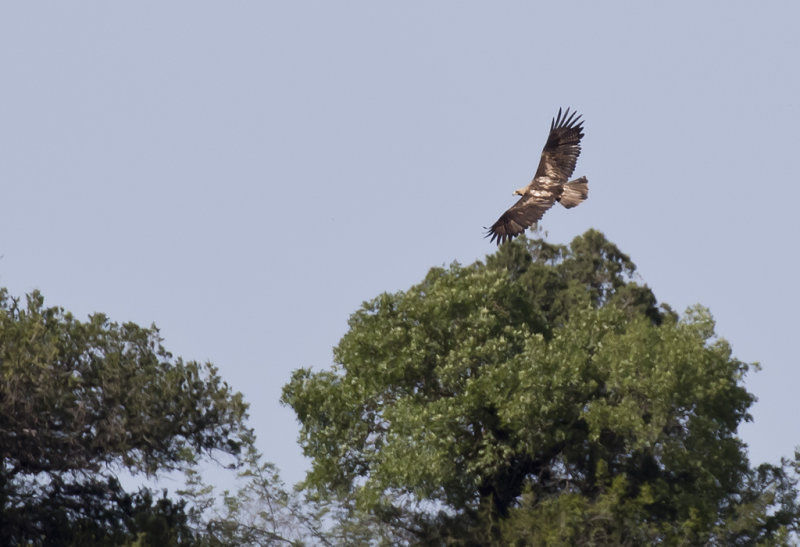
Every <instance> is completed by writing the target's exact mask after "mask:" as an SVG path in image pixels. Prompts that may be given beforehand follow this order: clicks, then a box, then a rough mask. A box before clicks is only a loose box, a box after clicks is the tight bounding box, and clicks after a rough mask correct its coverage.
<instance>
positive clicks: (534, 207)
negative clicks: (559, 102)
mask: <svg viewBox="0 0 800 547" xmlns="http://www.w3.org/2000/svg"><path fill="white" fill-rule="evenodd" d="M582 137H583V121H582V120H581V116H579V115H578V113H577V112H574V111H573V112H572V114H570V112H569V108H567V110H566V111H565V112H564V114H563V115H562V114H561V109H560V108H559V109H558V116H556V118H555V119H554V120H553V121H552V122H551V123H550V135H549V136H548V137H547V143H545V145H544V150H542V159H541V160H539V167H538V168H537V169H536V174H535V175H533V180H531V183H530V184H528V185H527V186H525V187H523V188H520V189H519V190H516V191H514V194H517V195H520V196H522V197H521V198H520V199H519V201H518V202H517V203H515V204H514V205H512V206H511V208H510V209H509V210H508V211H506V212H505V213H503V215H502V216H501V217H500V218H499V219H497V222H495V223H494V224H492V227H491V228H489V231H488V232H487V233H486V237H489V236H491V237H492V238H491V240H490V241H492V242H493V241H494V240H495V239H496V240H497V244H498V245H500V244H501V243H504V242H506V241H509V240H511V239H514V238H515V237H516V236H518V235H519V234H521V233H522V232H524V231H525V230H526V229H527V228H529V227H530V226H532V225H533V224H535V223H536V222H537V221H538V220H539V219H540V218H542V215H544V213H545V212H546V211H547V210H548V209H549V208H550V207H552V206H553V204H554V203H555V202H556V201H557V202H559V203H560V204H561V205H563V206H564V207H566V208H567V209H571V208H572V207H575V206H576V205H578V204H580V203H581V202H582V201H584V200H585V199H586V198H587V197H589V181H588V180H587V179H586V177H581V178H578V179H575V180H571V181H569V182H567V180H569V178H570V177H571V176H572V172H573V171H574V170H575V162H577V161H578V156H579V155H580V153H581V138H582Z"/></svg>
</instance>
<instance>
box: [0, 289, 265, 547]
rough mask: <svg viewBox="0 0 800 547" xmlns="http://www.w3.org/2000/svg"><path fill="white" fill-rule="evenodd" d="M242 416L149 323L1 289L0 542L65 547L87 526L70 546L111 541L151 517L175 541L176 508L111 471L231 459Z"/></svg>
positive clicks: (216, 383)
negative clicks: (128, 488) (218, 456)
mask: <svg viewBox="0 0 800 547" xmlns="http://www.w3.org/2000/svg"><path fill="white" fill-rule="evenodd" d="M245 411H246V405H245V403H244V402H243V401H242V398H241V395H240V394H238V393H234V392H232V391H231V390H230V389H229V388H228V386H227V385H226V384H225V383H224V382H223V381H222V380H221V379H220V377H219V376H218V375H217V373H216V370H215V369H214V368H213V367H211V366H210V365H200V364H198V363H194V362H188V363H187V362H184V361H182V360H181V359H180V358H178V359H174V358H173V357H172V356H171V355H170V354H169V353H168V352H167V351H166V350H165V349H164V348H163V347H162V346H161V340H160V338H159V336H158V331H157V330H156V329H155V328H142V327H139V326H137V325H134V324H131V323H125V324H117V323H113V322H110V321H109V320H108V319H107V318H106V317H105V316H103V315H101V314H97V315H93V316H91V317H90V318H89V320H88V321H86V322H82V321H79V320H77V319H75V318H74V317H73V316H72V315H71V314H69V313H67V312H65V311H64V310H62V309H61V308H57V307H45V305H44V301H43V298H42V296H41V295H40V294H38V293H33V294H31V295H29V296H28V297H27V301H26V303H25V304H22V303H21V302H20V301H19V300H17V299H13V298H10V297H9V296H8V294H7V293H6V292H5V291H4V290H0V456H2V468H0V537H2V538H3V540H4V541H5V542H6V543H8V544H15V543H24V542H27V541H32V542H34V543H38V542H44V544H47V545H56V544H65V545H66V544H69V541H70V539H69V538H70V537H71V536H72V535H73V534H75V533H77V532H76V531H80V530H81V529H84V528H86V527H87V526H88V527H89V528H90V529H88V531H86V530H85V531H84V532H81V533H82V534H83V536H79V538H81V537H82V538H83V539H80V540H75V541H76V543H75V544H87V545H88V544H92V542H91V541H89V540H88V539H87V538H88V537H89V536H91V537H100V539H98V544H114V543H116V542H117V541H122V539H120V538H124V537H128V538H130V537H131V534H133V537H136V536H137V533H136V530H137V526H140V525H139V524H137V522H139V521H141V520H142V519H143V518H145V517H143V516H142V515H149V517H147V518H151V517H152V518H156V517H158V518H162V517H163V518H164V519H166V520H163V519H162V520H161V521H160V522H162V524H163V523H166V524H168V526H167V528H168V529H169V530H171V532H169V533H170V534H178V535H177V536H175V537H174V538H173V540H174V541H173V540H171V541H170V542H171V543H175V542H178V540H179V539H180V538H179V537H178V536H179V535H180V534H179V528H180V526H179V524H180V522H182V518H183V517H181V514H182V506H181V505H180V504H175V505H173V504H172V502H169V501H168V500H160V501H158V502H152V496H151V494H150V493H149V492H147V491H142V492H140V493H139V494H137V495H133V496H131V495H128V494H126V493H125V492H123V491H122V490H121V489H120V488H119V485H118V483H117V481H116V479H115V473H114V471H115V470H118V469H119V468H120V467H125V468H127V469H128V470H129V471H131V472H134V473H136V472H144V473H147V474H154V473H156V472H161V471H167V470H173V469H183V468H185V467H186V466H187V465H189V464H190V463H191V462H193V461H195V459H196V458H197V457H199V456H200V455H202V454H209V453H214V452H217V453H227V454H230V455H234V456H236V455H237V454H239V452H240V450H241V447H242V446H243V444H244V443H246V442H247V441H248V439H250V437H251V432H250V430H249V429H248V428H247V427H246V426H245V423H244V420H245ZM158 515H160V516H158ZM167 516H169V518H167ZM158 518H156V520H158ZM137 519H139V520H137ZM170 519H171V520H170ZM183 520H185V519H183ZM117 531H118V532H119V534H121V535H115V534H116V532H117ZM152 533H153V534H156V532H152ZM106 534H107V536H106ZM153 537H156V536H153ZM56 538H58V541H60V542H61V543H57V542H56ZM109 538H110V539H109ZM181 541H183V540H181ZM145 544H146V542H145Z"/></svg>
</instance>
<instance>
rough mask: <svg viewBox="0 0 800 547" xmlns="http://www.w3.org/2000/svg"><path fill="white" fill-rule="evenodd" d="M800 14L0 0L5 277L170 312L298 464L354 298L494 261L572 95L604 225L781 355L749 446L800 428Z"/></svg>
mask: <svg viewBox="0 0 800 547" xmlns="http://www.w3.org/2000/svg"><path fill="white" fill-rule="evenodd" d="M798 21H800V8H798V4H797V3H796V2H789V1H786V2H761V3H758V4H756V3H754V2H743V1H739V2H730V1H725V2H723V1H721V0H719V1H708V2H675V1H673V2H660V3H655V2H588V1H587V2H539V3H534V2H491V3H490V2H481V3H476V2H466V1H450V2H391V3H390V2H376V1H362V2H329V1H318V2H302V1H292V2H281V3H276V2H264V1H262V2H254V1H237V2H207V1H199V0H192V1H173V2H154V1H137V2H107V1H100V0H96V1H91V2H86V1H74V2H50V3H41V2H14V3H11V2H4V3H2V5H0V71H2V72H1V73H0V204H1V205H2V210H1V211H0V255H2V258H1V259H0V285H2V286H6V287H8V288H9V289H10V290H11V291H12V293H13V294H16V295H22V294H24V293H25V292H28V291H31V290H32V289H37V288H38V289H40V290H41V291H42V292H43V293H44V295H45V298H46V302H48V303H49V304H51V305H56V304H57V305H61V306H64V307H65V308H67V309H69V310H71V311H73V312H74V313H76V314H77V315H78V316H79V317H85V316H86V315H87V314H89V313H91V312H94V311H102V312H105V313H107V314H109V315H110V316H111V318H113V319H114V320H117V321H128V320H131V321H136V322H139V323H142V324H150V323H151V322H155V323H156V324H157V325H158V326H159V327H161V329H162V333H163V335H164V337H165V339H166V345H167V347H168V348H169V349H170V350H171V351H173V352H174V353H176V354H179V355H182V356H183V357H184V358H187V359H196V360H211V361H213V362H214V363H216V364H217V365H218V367H219V369H220V371H221V374H222V375H223V377H224V378H226V379H227V380H228V381H229V382H230V383H231V384H232V385H233V387H234V388H236V389H238V390H241V391H242V392H243V393H244V394H245V397H246V398H247V400H248V401H249V402H250V403H251V405H252V408H251V414H252V424H253V425H254V426H255V428H256V430H257V433H258V435H259V439H260V446H261V448H262V449H263V451H264V452H265V454H266V456H267V458H268V459H270V460H272V461H274V462H275V463H277V464H278V466H279V467H280V468H281V470H282V471H283V474H284V476H285V478H286V479H287V480H288V481H290V482H293V481H296V480H298V479H300V478H301V477H302V473H303V470H304V468H305V465H306V464H305V463H304V462H303V461H302V459H301V457H300V451H299V449H298V447H297V445H296V442H295V441H296V436H297V425H296V423H295V420H294V414H293V413H292V412H291V410H290V409H286V408H283V407H281V406H280V405H279V404H278V398H279V395H280V390H281V387H282V386H283V384H284V383H285V382H286V381H287V380H288V379H289V375H290V373H291V371H292V370H293V369H295V368H298V367H301V366H313V367H318V368H322V367H327V366H329V365H330V363H331V348H332V347H333V346H334V345H335V344H336V343H337V341H338V339H339V338H340V336H341V335H342V334H343V333H344V332H345V329H346V327H347V325H346V322H347V318H348V316H349V314H350V313H352V312H353V311H354V310H355V309H356V308H357V307H358V306H359V305H360V304H361V302H362V301H364V300H367V299H370V298H372V297H374V296H376V295H377V294H379V293H380V292H382V291H396V290H401V289H406V288H408V287H410V286H411V285H412V284H414V283H416V282H418V281H419V280H421V279H422V277H423V276H424V275H425V273H426V271H427V270H428V268H430V267H432V266H440V265H443V264H450V263H451V262H452V261H454V260H457V261H459V262H462V263H471V262H473V261H475V260H480V259H483V258H484V256H485V255H486V253H489V252H491V251H492V250H493V247H492V246H491V245H490V244H489V243H488V240H485V239H483V229H482V227H483V226H487V225H489V224H491V223H492V222H494V220H496V218H497V217H498V216H499V214H500V213H501V212H502V211H503V210H505V209H506V208H507V207H508V206H510V205H511V204H512V203H513V198H512V196H511V192H512V191H513V190H514V189H515V188H518V187H520V186H522V185H524V184H526V183H527V182H528V180H529V179H530V177H531V175H532V174H533V170H534V169H535V167H536V163H537V161H538V156H539V152H540V150H541V147H542V145H543V143H544V140H545V137H546V132H547V129H548V127H549V123H550V119H551V117H552V116H553V115H554V114H555V113H556V111H557V110H558V107H559V106H572V107H574V108H577V109H578V110H579V111H580V112H581V113H582V114H583V115H584V118H585V128H586V137H585V139H584V141H583V148H584V151H583V154H582V156H581V158H580V160H579V162H578V167H577V170H576V175H587V176H588V177H589V181H590V197H589V200H588V201H587V202H586V203H584V204H583V205H581V206H580V207H578V208H577V209H573V210H571V211H565V210H563V209H562V208H555V209H553V210H552V211H550V212H549V213H548V214H547V215H546V216H545V217H544V219H543V222H542V223H541V226H542V227H543V228H544V229H545V230H547V231H548V232H549V239H550V240H551V241H553V242H564V243H566V242H569V241H570V240H571V239H572V238H573V237H574V236H576V235H578V234H581V233H583V232H584V231H585V230H587V229H588V228H590V227H593V228H597V229H599V230H601V231H602V232H604V233H605V234H606V236H607V237H608V238H609V239H611V240H612V241H614V242H615V243H617V245H619V247H620V248H621V249H622V250H623V251H625V252H627V253H629V254H630V256H631V257H632V259H633V260H634V262H635V263H636V264H637V265H638V267H639V272H640V274H641V277H642V280H643V281H644V282H646V283H648V284H649V285H650V286H651V287H652V288H653V289H654V290H655V293H656V295H657V296H658V298H659V299H660V300H661V301H663V302H667V303H669V304H670V305H672V306H673V307H674V308H676V309H678V310H683V309H684V308H685V307H686V306H688V305H691V304H694V303H701V304H703V305H706V306H708V307H709V308H710V309H711V311H712V312H713V314H714V315H715V317H716V319H717V322H718V324H717V332H718V333H719V334H720V335H721V336H723V337H725V338H727V339H728V340H729V341H730V342H731V344H732V345H733V348H734V351H735V354H736V356H737V357H739V358H740V359H743V360H746V361H756V360H758V361H760V362H761V363H762V364H763V367H764V369H763V371H762V372H760V373H758V374H755V375H751V376H750V377H748V378H747V386H748V388H749V389H750V390H751V391H753V392H754V393H755V394H756V395H757V396H758V398H759V402H758V403H757V404H756V405H755V407H754V408H753V415H754V417H755V422H754V423H753V424H748V425H746V426H745V427H743V428H742V429H741V433H742V435H743V437H744V439H745V440H746V441H747V442H748V443H749V445H750V449H751V455H752V458H753V459H754V460H755V461H756V462H759V461H764V460H769V461H777V460H778V459H779V458H780V457H781V456H790V455H791V454H792V452H793V450H794V448H795V446H797V445H800V397H799V396H798V394H797V392H798V385H800V372H798V366H797V364H798V358H797V343H798V339H800V333H798V326H800V321H798V308H800V293H799V292H798V285H797V279H798V267H799V266H800V261H799V260H798V247H799V245H798V236H800V215H798V213H797V210H798V201H799V198H800V189H799V188H800V181H799V180H798V174H797V155H798V144H799V142H798V141H799V139H798V134H797V126H798V122H800V32H798Z"/></svg>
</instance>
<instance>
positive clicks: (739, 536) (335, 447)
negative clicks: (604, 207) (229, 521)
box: [283, 231, 799, 545]
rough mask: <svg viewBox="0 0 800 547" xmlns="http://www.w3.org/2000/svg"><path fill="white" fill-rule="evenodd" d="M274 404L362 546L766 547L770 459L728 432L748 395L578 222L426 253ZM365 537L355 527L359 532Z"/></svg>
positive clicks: (771, 504) (729, 367) (704, 328)
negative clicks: (545, 232)
mask: <svg viewBox="0 0 800 547" xmlns="http://www.w3.org/2000/svg"><path fill="white" fill-rule="evenodd" d="M349 326H350V328H349V331H348V332H347V334H345V336H344V337H343V338H342V340H341V341H340V343H339V345H338V346H337V347H336V348H335V349H334V360H335V365H334V367H333V368H332V369H331V370H323V371H318V372H313V371H311V370H309V369H300V370H297V371H295V373H294V375H293V377H292V380H291V382H290V383H289V384H287V385H286V386H285V388H284V393H283V401H284V402H285V403H286V404H288V405H290V406H291V407H292V408H293V409H294V410H295V412H296V414H297V416H298V419H299V421H300V423H301V426H302V428H301V437H300V440H301V444H302V447H303V449H304V451H305V453H306V455H307V456H309V457H310V458H312V468H311V470H310V471H309V473H308V475H307V478H306V481H305V483H304V485H305V487H306V489H307V492H308V493H310V494H312V495H313V496H316V499H318V500H329V501H331V502H335V503H338V504H342V506H344V507H348V508H349V513H347V515H346V518H344V519H342V520H341V521H340V529H343V528H347V527H348V526H349V527H351V528H352V527H356V528H358V527H360V529H361V530H362V531H363V530H372V531H373V535H372V538H371V541H372V542H373V543H376V542H380V541H385V542H386V543H392V542H395V543H398V542H405V543H431V544H464V545H469V544H483V545H488V544H504V545H505V544H519V545H526V544H530V545H540V544H547V545H574V544H583V545H642V544H653V543H666V544H708V543H711V544H719V545H751V544H780V543H782V542H784V541H787V540H786V538H787V537H788V536H787V534H789V533H790V532H791V531H793V530H794V529H795V527H796V525H797V523H798V518H799V517H798V515H799V513H798V506H797V490H796V488H795V481H794V479H793V478H792V476H791V475H790V474H789V472H788V470H787V469H786V468H785V467H779V466H770V465H762V466H760V467H758V468H752V467H751V466H750V464H749V462H748V460H747V457H746V449H745V448H746V447H745V446H744V445H743V443H742V441H741V440H740V439H739V438H738V437H737V436H736V430H737V427H738V425H739V424H740V423H741V422H742V421H743V420H748V419H750V416H749V415H748V413H747V411H748V408H749V407H750V405H751V404H752V403H753V401H754V398H753V396H752V395H751V394H749V393H748V392H747V391H746V389H745V388H744V387H743V383H742V379H743V376H744V375H745V373H746V372H747V371H748V370H749V369H750V368H751V365H748V364H746V363H743V362H741V361H739V360H737V359H735V358H734V357H733V356H732V355H731V349H730V347H729V345H728V344H727V343H726V342H725V341H724V340H723V339H720V338H717V337H716V335H715V333H714V322H713V319H712V317H711V315H710V313H709V312H708V311H707V310H705V309H703V308H702V307H695V308H692V309H690V310H688V311H687V312H686V313H685V314H684V315H683V317H679V316H678V315H677V314H675V313H674V312H672V311H671V309H670V308H669V307H668V306H663V305H662V306H661V307H658V306H657V302H656V298H655V297H654V295H653V293H652V292H651V291H650V289H649V288H648V287H647V286H646V285H642V284H640V283H639V282H637V279H636V274H635V266H634V264H633V263H632V262H631V260H630V258H629V257H628V256H627V255H625V254H624V253H622V252H621V251H620V250H619V249H618V248H617V247H616V246H615V245H614V244H613V243H611V242H609V241H608V240H606V239H605V237H604V236H603V235H602V234H601V233H599V232H596V231H589V232H587V233H586V234H584V235H583V236H580V237H577V238H576V239H575V240H573V241H572V243H571V244H570V245H569V247H565V246H559V245H551V244H548V243H546V242H544V241H543V240H525V239H520V240H517V241H515V242H512V243H510V244H506V245H503V246H501V247H500V249H499V250H498V251H497V252H496V253H495V254H494V255H492V256H489V257H488V258H487V260H486V262H485V263H481V262H477V263H475V264H472V265H470V266H460V265H458V264H453V265H451V266H450V267H449V268H433V269H431V270H430V272H429V273H428V274H427V276H426V277H425V279H424V280H423V281H422V282H421V283H419V284H418V285H416V286H414V287H412V288H411V289H409V290H408V291H404V292H398V293H395V294H381V295H380V296H378V297H377V298H375V299H374V300H372V301H369V302H366V303H365V304H364V305H363V306H362V307H361V309H359V310H358V311H357V312H356V313H354V314H353V315H352V317H351V318H350V322H349ZM368 535H369V534H368V533H367V534H364V536H365V537H364V539H365V541H366V536H368Z"/></svg>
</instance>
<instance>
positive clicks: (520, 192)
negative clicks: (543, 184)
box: [511, 186, 528, 196]
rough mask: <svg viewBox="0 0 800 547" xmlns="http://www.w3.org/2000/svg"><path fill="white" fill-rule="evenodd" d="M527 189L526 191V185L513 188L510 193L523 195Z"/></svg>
mask: <svg viewBox="0 0 800 547" xmlns="http://www.w3.org/2000/svg"><path fill="white" fill-rule="evenodd" d="M527 191H528V187H527V186H523V187H522V188H517V189H516V190H514V193H513V194H511V195H512V196H524V195H525V192H527Z"/></svg>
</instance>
